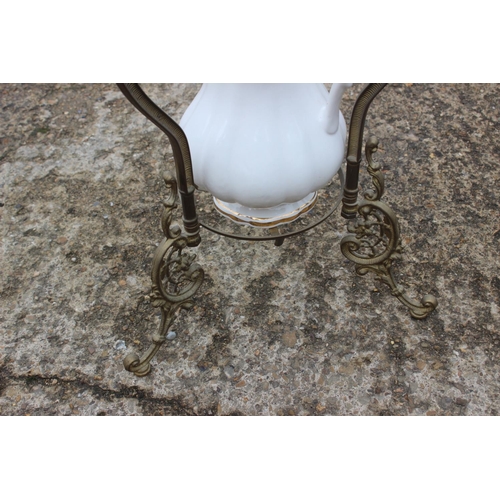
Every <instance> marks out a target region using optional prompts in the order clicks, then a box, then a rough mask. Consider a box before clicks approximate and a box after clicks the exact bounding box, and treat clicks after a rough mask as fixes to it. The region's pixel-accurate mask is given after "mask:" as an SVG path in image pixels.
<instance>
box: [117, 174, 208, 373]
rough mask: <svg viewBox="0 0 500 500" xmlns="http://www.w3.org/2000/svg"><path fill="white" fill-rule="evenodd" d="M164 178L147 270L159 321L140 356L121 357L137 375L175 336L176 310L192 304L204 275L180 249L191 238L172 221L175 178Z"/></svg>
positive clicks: (191, 244)
mask: <svg viewBox="0 0 500 500" xmlns="http://www.w3.org/2000/svg"><path fill="white" fill-rule="evenodd" d="M164 181H165V185H166V186H167V189H168V190H169V197H168V199H167V200H166V201H165V202H164V203H163V205H164V210H163V215H162V221H161V226H162V231H163V233H164V235H165V238H164V240H163V241H162V242H161V243H160V244H159V246H158V248H157V249H156V252H155V254H154V257H153V265H152V270H151V281H152V293H151V305H152V306H153V307H159V308H161V324H160V327H159V330H158V332H157V333H156V334H154V335H153V338H152V344H151V345H150V347H149V348H148V349H147V351H146V352H145V353H144V354H143V355H142V356H140V357H139V356H138V355H137V354H133V353H131V354H128V355H127V356H126V357H125V359H124V360H123V364H124V366H125V369H126V370H128V371H130V372H132V373H134V374H135V375H137V376H139V377H143V376H145V375H147V374H148V373H149V372H150V371H151V364H150V362H151V360H152V359H153V357H154V356H155V355H156V353H157V352H158V350H159V349H160V347H161V346H162V345H163V343H164V342H165V341H166V340H168V339H170V338H172V337H174V336H175V334H173V332H170V333H169V330H170V327H171V325H172V323H173V322H174V319H175V317H176V315H177V312H178V311H179V309H189V308H191V307H192V305H193V302H192V297H193V295H194V294H195V293H196V292H197V290H198V288H200V286H201V284H202V282H203V278H204V276H205V274H204V271H203V269H202V268H201V267H200V266H199V265H198V264H196V263H194V259H195V256H194V255H187V254H184V253H183V250H185V249H186V248H187V247H188V246H193V241H195V238H193V236H192V235H189V236H188V235H187V234H185V233H184V232H183V231H181V229H180V227H179V226H177V225H172V212H173V210H175V208H176V207H177V182H176V181H175V179H174V178H173V177H172V176H169V175H167V176H165V177H164ZM197 241H198V242H199V239H198V240H197Z"/></svg>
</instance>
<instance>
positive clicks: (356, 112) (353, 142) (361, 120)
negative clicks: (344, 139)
mask: <svg viewBox="0 0 500 500" xmlns="http://www.w3.org/2000/svg"><path fill="white" fill-rule="evenodd" d="M386 85H387V83H369V84H368V85H367V86H366V87H365V88H364V89H363V90H362V92H361V94H360V95H359V97H358V98H357V100H356V103H355V104H354V108H353V111H352V115H351V122H350V124H349V140H348V143H347V172H346V183H345V187H344V198H343V199H342V217H344V218H345V219H354V218H355V217H356V214H357V213H358V182H359V165H360V163H361V150H362V145H363V131H364V128H365V120H366V115H367V113H368V108H369V107H370V104H371V103H372V101H373V99H375V97H377V95H378V94H379V92H380V91H381V90H382V89H383V88H384V87H385V86H386Z"/></svg>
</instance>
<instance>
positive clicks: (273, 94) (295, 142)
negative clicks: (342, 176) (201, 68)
mask: <svg viewBox="0 0 500 500" xmlns="http://www.w3.org/2000/svg"><path fill="white" fill-rule="evenodd" d="M350 85H351V84H342V83H339V84H333V86H332V88H331V90H330V93H328V91H327V89H326V88H325V86H324V85H323V84H321V83H306V84H303V83H298V84H295V83H290V84H273V83H271V84H267V83H266V84H240V83H238V84H218V83H217V84H214V83H210V84H203V86H202V87H201V89H200V91H199V93H198V95H197V96H196V97H195V99H194V100H193V102H192V103H191V104H190V106H189V107H188V109H187V110H186V112H185V113H184V116H183V117H182V119H181V122H180V125H181V127H182V128H183V129H184V132H185V133H186V136H187V138H188V141H189V145H190V149H191V156H192V163H193V175H194V181H195V183H196V185H197V186H198V188H199V189H202V190H206V191H209V192H210V193H211V194H212V195H213V196H214V201H215V204H216V206H217V208H218V209H219V210H220V211H221V212H222V213H224V214H225V215H227V216H229V217H231V218H233V219H234V220H236V221H237V222H240V223H247V224H252V225H266V226H272V225H277V224H280V223H284V222H288V221H290V220H293V219H294V218H296V217H297V216H299V215H300V214H301V213H304V212H306V211H307V210H309V209H310V208H311V207H312V206H313V205H314V202H315V200H316V191H317V190H318V189H320V188H322V187H323V186H325V185H326V184H327V183H328V182H329V181H330V180H331V179H332V178H333V176H334V175H335V173H336V172H337V171H338V169H339V168H340V166H341V164H342V161H343V157H344V146H345V140H346V124H345V121H344V118H343V116H342V114H341V112H340V110H339V104H340V100H341V98H342V95H343V93H344V91H345V89H346V88H347V87H349V86H350Z"/></svg>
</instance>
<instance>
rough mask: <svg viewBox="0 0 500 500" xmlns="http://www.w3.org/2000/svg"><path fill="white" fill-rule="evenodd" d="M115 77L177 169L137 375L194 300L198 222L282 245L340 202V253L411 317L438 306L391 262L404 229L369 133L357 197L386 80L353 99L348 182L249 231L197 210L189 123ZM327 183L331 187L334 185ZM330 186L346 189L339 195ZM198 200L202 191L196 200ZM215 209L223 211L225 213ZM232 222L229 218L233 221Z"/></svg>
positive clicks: (132, 358)
mask: <svg viewBox="0 0 500 500" xmlns="http://www.w3.org/2000/svg"><path fill="white" fill-rule="evenodd" d="M117 85H118V87H119V88H120V90H121V91H122V92H123V94H124V95H125V97H126V98H127V99H128V100H129V101H130V102H131V103H132V105H134V106H135V107H136V108H137V109H138V110H139V111H140V112H141V113H142V114H143V115H144V116H145V117H146V118H148V119H149V120H150V121H151V122H152V123H154V124H155V125H156V126H157V127H158V128H159V129H160V130H162V131H163V132H164V133H165V134H166V135H167V137H168V138H169V140H170V143H171V145H172V150H173V153H174V161H175V169H176V177H175V178H174V177H173V176H171V175H165V176H164V182H165V185H166V187H167V190H168V193H169V196H168V198H167V200H165V201H164V202H163V205H164V211H163V214H162V219H161V227H162V231H163V234H164V239H163V241H162V242H161V243H160V245H159V246H158V248H157V249H156V252H155V254H154V257H153V265H152V271H151V280H152V293H151V304H152V306H153V307H159V308H160V309H161V314H162V318H161V324H160V328H159V331H158V332H157V333H155V334H154V335H153V338H152V344H151V346H150V347H149V348H148V349H147V350H146V352H145V353H144V354H143V355H142V356H139V355H137V354H129V355H127V356H126V357H125V359H124V361H123V362H124V366H125V368H126V369H127V370H128V371H131V372H133V373H135V374H136V375H137V376H144V375H147V374H148V373H149V372H150V370H151V363H150V362H151V360H152V359H153V357H154V356H155V355H156V353H157V352H158V350H159V349H160V347H161V345H162V344H163V343H164V342H165V341H166V340H168V339H169V338H170V336H172V335H173V333H172V332H171V333H170V334H169V330H170V327H171V325H172V323H173V321H174V320H175V317H176V315H177V313H178V311H179V310H180V309H189V308H190V307H191V306H192V305H193V301H192V297H193V296H194V294H195V293H196V292H197V291H198V289H199V288H200V286H201V284H202V282H203V279H204V272H203V269H202V268H201V267H200V266H199V265H198V264H196V263H195V262H194V256H193V255H189V254H186V253H184V250H186V248H187V247H196V246H198V245H199V244H200V241H201V239H200V226H203V227H204V228H206V229H207V230H210V231H212V232H214V233H217V234H219V235H222V236H225V237H230V238H236V239H241V240H254V241H255V240H256V241H265V240H274V242H275V245H276V246H280V245H281V244H282V243H283V242H284V240H285V239H286V238H289V237H291V236H295V235H297V234H300V233H303V232H305V231H308V230H310V229H312V228H313V227H316V226H318V225H319V224H321V223H322V222H324V221H325V220H327V219H328V218H329V217H330V216H331V215H332V214H333V213H334V212H335V211H336V209H337V207H338V206H339V205H340V203H342V211H341V215H342V217H344V218H345V219H347V220H348V225H347V231H348V233H349V234H347V235H346V236H345V237H344V238H343V239H342V241H341V243H340V247H341V251H342V254H343V255H344V256H345V257H346V258H347V259H349V260H350V261H351V262H353V263H354V264H355V265H356V272H357V273H358V274H359V275H365V274H367V273H368V272H372V273H374V274H375V275H376V276H377V277H378V278H379V279H380V280H381V281H382V282H384V283H386V284H387V285H388V286H389V287H390V289H391V291H392V294H393V295H394V296H395V297H396V298H397V299H398V300H399V301H400V302H401V303H403V304H404V305H405V306H406V307H407V308H408V309H409V312H410V314H411V316H412V317H413V318H416V319H423V318H425V317H427V316H428V315H429V314H430V313H431V312H432V311H433V310H434V309H435V308H436V307H437V300H436V298H435V297H434V296H433V295H424V296H423V298H422V299H421V300H420V301H416V300H413V299H411V298H409V297H408V296H407V294H406V293H405V291H404V289H403V288H402V287H401V286H400V285H398V284H397V283H396V281H395V278H394V274H393V269H392V263H393V260H394V259H396V258H398V257H399V256H400V254H401V239H400V230H399V223H398V220H397V217H396V214H395V212H394V211H393V210H392V209H391V208H390V207H389V206H388V205H387V204H386V203H385V202H383V201H381V198H382V195H383V194H384V175H383V173H382V171H381V168H380V165H379V164H378V163H376V162H375V161H374V159H373V154H374V153H375V152H376V151H377V147H378V140H377V139H376V138H375V137H371V138H370V139H369V140H368V141H367V143H366V146H365V156H366V159H367V171H368V173H369V175H370V176H371V179H372V185H373V187H372V188H371V189H368V190H366V191H365V193H364V198H363V199H362V200H361V201H359V202H358V194H359V187H358V182H359V168H360V165H361V160H362V158H361V152H362V143H363V132H364V127H365V120H366V115H367V113H368V109H369V107H370V104H371V103H372V101H373V100H374V99H375V97H376V96H377V95H378V94H379V93H380V91H381V90H382V89H383V88H384V87H385V86H386V85H387V84H385V83H371V84H368V85H367V86H366V87H365V88H364V89H363V91H362V92H361V94H360V95H359V97H358V99H357V100H356V103H355V105H354V108H353V112H352V115H351V121H350V125H349V138H348V145H347V168H346V177H345V182H344V174H343V172H342V169H340V170H339V172H338V175H337V177H338V179H337V180H338V182H340V189H337V188H335V187H334V185H333V184H332V183H333V182H334V180H335V178H334V179H333V180H332V182H331V183H330V184H329V186H327V189H326V190H323V193H322V195H319V196H323V197H326V198H327V201H328V203H326V204H325V206H322V207H321V210H317V208H319V207H316V206H315V207H314V208H313V209H312V210H311V213H310V214H309V213H308V214H306V216H305V217H304V218H298V219H296V220H295V221H293V222H291V223H289V224H283V225H280V226H276V227H274V228H252V230H254V229H257V231H256V233H255V234H250V233H249V232H248V231H247V230H244V231H242V230H241V226H240V229H239V230H237V229H236V227H237V225H236V224H234V223H232V224H233V226H232V228H231V230H226V229H223V228H220V227H218V226H217V225H216V224H214V223H213V222H212V219H210V220H208V221H207V220H204V219H205V218H206V217H205V216H204V217H203V218H202V219H201V222H200V221H199V219H198V215H197V211H196V205H197V202H196V197H197V196H199V194H197V191H196V185H195V183H194V179H193V172H192V165H191V155H190V151H189V144H188V141H187V137H186V135H185V134H184V131H183V130H182V128H181V127H180V126H179V125H178V124H177V123H176V122H175V121H174V120H173V119H172V118H170V117H169V116H168V115H167V114H166V113H165V112H164V111H162V110H161V109H160V108H159V107H158V106H157V105H156V104H155V103H154V102H153V101H151V99H149V97H148V96H147V95H146V94H145V93H144V91H143V90H142V88H141V87H140V86H139V85H138V84H136V83H119V84H117ZM329 188H331V189H332V192H331V193H330V192H329V191H328V189H329ZM333 192H335V193H338V192H340V193H341V194H340V195H338V196H336V195H335V194H332V193H333ZM198 193H199V192H198ZM178 196H179V197H180V200H181V205H182V221H183V229H181V228H180V227H179V226H177V225H173V224H172V219H173V211H174V210H175V209H176V208H177V200H178ZM199 201H200V200H199V199H198V203H199ZM316 205H318V204H316ZM315 210H316V213H315V212H314V211H315ZM218 216H219V217H223V216H222V215H220V214H219V215H218ZM311 216H312V217H311ZM308 218H309V219H310V220H308ZM229 223H230V224H231V221H229ZM245 231H246V232H245ZM243 233H244V234H243Z"/></svg>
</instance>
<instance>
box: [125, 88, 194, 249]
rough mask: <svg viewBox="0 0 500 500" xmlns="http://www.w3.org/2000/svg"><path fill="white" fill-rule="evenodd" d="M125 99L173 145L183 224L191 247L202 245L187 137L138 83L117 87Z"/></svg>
mask: <svg viewBox="0 0 500 500" xmlns="http://www.w3.org/2000/svg"><path fill="white" fill-rule="evenodd" d="M117 85H118V88H119V89H120V90H121V91H122V93H123V95H124V96H125V97H126V98H127V99H128V100H129V101H130V102H131V103H132V105H133V106H134V107H135V108H137V109H138V110H139V111H140V112H141V113H142V114H143V115H144V116H145V117H146V118H147V119H148V120H150V121H151V122H152V123H154V124H155V125H156V126H157V127H158V128H159V129H160V130H161V131H162V132H164V133H165V134H166V135H167V136H168V138H169V140H170V144H171V145H172V151H173V153H174V161H175V167H176V173H177V182H178V189H179V195H180V198H181V204H182V220H183V224H184V229H185V230H186V233H187V234H188V236H190V238H189V244H190V246H191V245H193V246H195V245H197V244H199V236H198V235H199V232H200V224H199V222H198V216H197V215H196V206H195V203H194V191H195V185H194V180H193V167H192V164H191V152H190V151H189V144H188V140H187V137H186V134H185V133H184V131H183V130H182V128H181V127H180V126H179V124H177V123H176V122H175V121H174V120H173V119H172V118H170V116H168V115H167V114H166V113H165V112H164V111H163V110H162V109H160V108H159V107H158V106H157V105H156V104H155V103H154V102H153V101H152V100H151V99H150V98H149V97H148V96H147V95H146V93H145V92H144V91H143V90H142V88H141V87H140V86H139V84H137V83H117Z"/></svg>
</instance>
